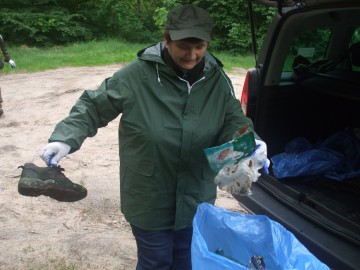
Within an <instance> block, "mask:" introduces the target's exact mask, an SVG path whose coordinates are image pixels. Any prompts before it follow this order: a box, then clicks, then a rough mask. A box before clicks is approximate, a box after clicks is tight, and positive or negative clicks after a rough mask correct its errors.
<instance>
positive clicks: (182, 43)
mask: <svg viewBox="0 0 360 270" xmlns="http://www.w3.org/2000/svg"><path fill="white" fill-rule="evenodd" d="M208 44H209V43H208V42H207V41H203V40H199V41H198V42H193V41H192V42H189V41H187V40H186V39H181V40H176V41H167V42H166V48H167V49H168V51H169V54H170V56H171V58H172V59H173V61H174V62H175V64H176V65H178V66H179V67H180V68H182V69H184V70H190V69H192V68H194V67H195V66H196V65H197V64H198V63H199V62H200V61H201V59H202V58H203V57H204V54H205V52H206V49H207V47H208Z"/></svg>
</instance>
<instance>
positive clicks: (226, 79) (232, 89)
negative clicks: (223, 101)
mask: <svg viewBox="0 0 360 270" xmlns="http://www.w3.org/2000/svg"><path fill="white" fill-rule="evenodd" d="M220 72H221V75H222V76H223V77H224V79H225V81H226V82H227V84H228V86H229V88H230V91H231V94H232V96H233V97H235V92H234V87H232V86H231V82H229V79H228V78H227V77H226V76H225V74H224V71H223V70H222V69H220Z"/></svg>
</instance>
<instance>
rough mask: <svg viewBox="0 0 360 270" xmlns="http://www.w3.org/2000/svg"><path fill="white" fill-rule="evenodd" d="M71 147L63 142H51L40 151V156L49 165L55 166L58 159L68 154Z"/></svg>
mask: <svg viewBox="0 0 360 270" xmlns="http://www.w3.org/2000/svg"><path fill="white" fill-rule="evenodd" d="M70 149H71V147H70V146H69V145H67V144H66V143H63V142H51V143H49V144H47V145H46V146H45V147H44V148H43V149H41V151H40V157H41V159H42V160H43V161H45V163H46V165H48V166H50V167H57V164H58V163H59V161H60V159H62V158H63V157H65V156H66V155H67V154H69V152H70Z"/></svg>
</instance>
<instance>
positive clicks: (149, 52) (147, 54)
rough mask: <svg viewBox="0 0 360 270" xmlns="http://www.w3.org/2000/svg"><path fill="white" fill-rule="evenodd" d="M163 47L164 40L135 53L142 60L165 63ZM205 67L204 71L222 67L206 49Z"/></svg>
mask: <svg viewBox="0 0 360 270" xmlns="http://www.w3.org/2000/svg"><path fill="white" fill-rule="evenodd" d="M164 49H165V44H164V42H159V43H157V44H153V45H151V46H149V47H147V48H145V49H142V50H141V51H139V52H138V53H137V56H138V57H139V59H141V60H144V61H151V62H155V63H158V64H165V63H164V60H163V59H162V57H161V52H162V51H163V50H164ZM204 59H205V67H204V72H206V71H209V70H210V69H211V68H212V67H214V66H218V67H220V68H222V67H223V64H222V63H221V61H220V60H219V59H217V58H216V57H215V56H213V55H212V54H211V53H210V52H208V51H206V53H205V56H204Z"/></svg>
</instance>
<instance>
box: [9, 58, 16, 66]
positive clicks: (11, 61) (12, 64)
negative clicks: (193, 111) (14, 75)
mask: <svg viewBox="0 0 360 270" xmlns="http://www.w3.org/2000/svg"><path fill="white" fill-rule="evenodd" d="M9 64H10V66H11V67H12V68H16V64H15V62H14V61H13V60H11V59H10V60H9Z"/></svg>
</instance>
